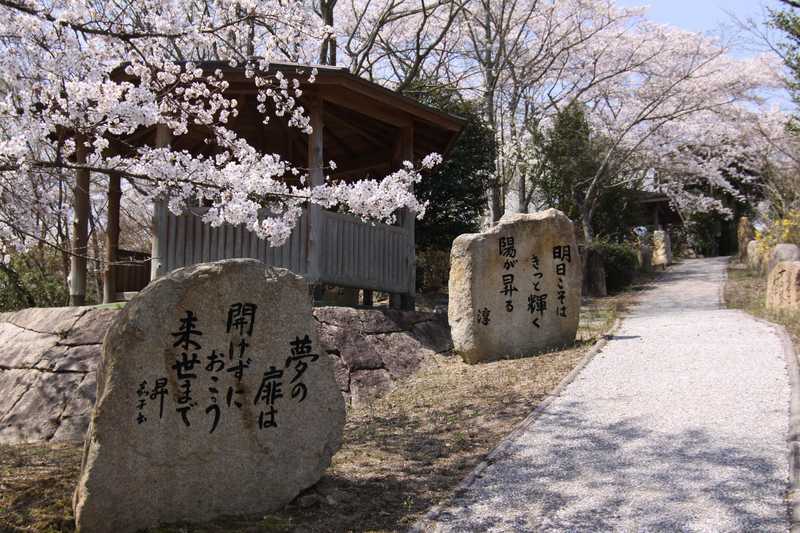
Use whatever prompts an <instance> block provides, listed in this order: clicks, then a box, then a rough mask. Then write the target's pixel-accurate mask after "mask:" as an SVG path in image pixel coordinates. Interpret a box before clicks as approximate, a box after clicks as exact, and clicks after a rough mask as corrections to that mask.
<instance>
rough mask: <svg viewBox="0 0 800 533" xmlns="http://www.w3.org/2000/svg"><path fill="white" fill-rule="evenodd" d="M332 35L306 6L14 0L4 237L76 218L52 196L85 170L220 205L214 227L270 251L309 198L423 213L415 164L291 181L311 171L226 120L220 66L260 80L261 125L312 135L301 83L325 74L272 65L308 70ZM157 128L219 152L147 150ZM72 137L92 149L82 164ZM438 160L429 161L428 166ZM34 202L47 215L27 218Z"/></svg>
mask: <svg viewBox="0 0 800 533" xmlns="http://www.w3.org/2000/svg"><path fill="white" fill-rule="evenodd" d="M329 33H330V28H327V27H325V26H323V25H322V24H321V23H320V22H319V20H318V17H316V16H315V15H314V13H313V10H311V9H309V6H308V5H306V4H305V3H303V2H283V1H281V0H259V1H256V0H208V1H205V2H201V3H197V2H195V1H194V0H170V1H169V2H164V1H162V0H137V1H136V2H119V3H115V2H97V1H94V0H28V1H26V2H24V3H22V2H20V3H17V2H4V3H3V5H2V6H0V47H2V53H0V72H2V73H3V74H2V79H0V196H2V200H3V202H2V205H3V207H2V209H0V211H2V212H1V213H0V228H2V229H0V232H2V230H5V232H6V233H8V232H9V231H11V229H9V228H13V232H16V234H19V232H20V231H22V232H25V231H33V229H30V228H32V227H33V225H35V223H34V222H30V224H29V223H28V222H26V221H27V220H28V219H31V220H33V219H35V218H36V217H40V216H41V214H42V213H48V212H49V213H53V212H54V210H61V211H59V213H62V214H63V212H64V211H63V210H65V209H67V210H68V207H65V202H64V201H63V198H60V199H59V201H58V202H54V201H52V198H49V197H48V195H49V192H48V191H50V190H58V191H61V192H62V196H63V191H64V190H65V188H64V187H62V185H63V184H64V183H65V180H67V181H68V180H70V179H72V177H73V176H74V172H75V169H77V168H78V167H81V166H85V167H88V168H89V169H90V170H91V171H92V175H93V179H97V180H104V179H105V176H106V175H108V174H110V173H118V174H119V175H121V176H123V177H124V178H125V179H126V180H128V181H129V182H131V183H136V187H137V189H139V190H145V191H147V192H148V194H150V195H151V196H152V197H155V196H157V195H167V196H168V197H169V207H170V209H172V210H173V211H176V212H177V211H180V210H182V209H183V208H184V207H185V206H186V205H189V204H192V205H196V204H197V203H198V202H201V203H203V204H207V205H211V206H212V208H211V209H210V211H209V212H208V215H207V220H208V221H209V222H211V223H213V224H222V223H231V224H245V225H247V227H249V228H250V229H252V230H253V231H255V232H256V233H257V234H258V235H259V236H260V237H262V238H266V239H268V240H269V242H270V244H272V245H279V244H281V243H282V242H284V241H285V240H286V238H288V236H289V234H290V233H291V230H292V227H293V226H294V224H295V223H296V222H297V219H298V217H299V216H300V213H301V208H302V206H303V205H304V204H306V203H307V202H314V203H317V204H320V205H324V206H333V205H336V204H342V205H343V206H344V208H345V209H347V210H349V211H350V212H352V213H354V214H357V215H358V216H360V217H363V218H368V219H380V220H392V219H393V213H394V212H395V211H396V210H397V209H400V208H408V209H412V210H414V211H416V212H417V213H418V214H419V215H420V216H421V214H422V213H424V206H423V205H420V204H419V202H417V201H416V199H415V198H414V195H413V192H412V188H413V183H415V182H416V181H418V180H419V177H420V175H419V172H418V171H417V170H415V169H414V168H412V167H411V166H405V167H404V168H403V169H402V170H400V171H398V172H395V173H393V174H391V175H389V176H386V177H385V178H383V179H381V180H377V181H367V182H359V183H353V184H342V183H328V184H325V185H323V186H320V187H314V188H311V187H308V186H289V185H287V184H286V182H285V177H286V176H292V175H300V174H302V173H303V172H304V171H301V170H300V169H297V168H293V167H292V166H291V165H290V164H289V163H288V162H287V161H284V160H282V159H281V158H280V157H279V156H277V155H274V154H262V153H259V152H258V151H257V150H256V149H255V148H253V147H252V146H251V145H250V144H249V143H248V142H247V141H246V140H245V139H244V138H243V137H241V136H239V135H238V134H237V133H236V132H235V131H234V130H233V129H232V128H230V127H229V126H228V124H229V123H230V121H231V119H232V118H235V117H236V116H237V115H238V114H239V109H240V103H239V102H238V101H237V100H236V99H235V98H234V97H232V96H231V92H230V91H229V88H230V82H229V81H228V80H227V78H226V75H225V72H224V71H226V70H229V69H231V68H236V69H240V70H241V72H243V73H244V76H243V78H244V80H245V83H249V84H252V92H253V93H254V94H255V97H256V99H257V102H258V111H259V113H260V114H261V118H262V119H263V121H264V122H267V121H268V120H269V119H270V115H273V116H277V117H282V120H286V121H287V123H288V125H289V126H290V127H294V128H298V129H299V130H301V131H303V132H305V133H310V132H311V127H310V124H309V117H308V116H307V113H306V110H305V109H303V107H302V106H300V105H299V104H298V99H299V98H300V97H301V96H302V93H303V91H302V90H301V89H300V86H301V80H306V81H309V82H313V81H314V78H315V77H316V74H317V73H316V70H315V69H303V68H300V67H298V68H297V69H296V70H295V72H296V74H293V75H289V74H288V73H287V72H288V71H287V70H286V69H283V70H278V69H274V68H270V67H271V64H272V63H274V62H275V61H277V60H281V61H295V62H302V61H306V62H307V57H305V56H304V55H303V54H305V53H306V51H308V50H312V49H313V48H314V45H315V44H318V43H319V42H321V40H322V39H324V38H325V37H326V36H327V35H329ZM212 62H213V63H212ZM209 65H215V66H212V67H209ZM157 125H165V126H166V127H167V128H168V129H169V131H170V133H171V134H172V136H173V138H174V139H177V140H179V139H180V138H181V136H185V135H189V134H190V130H191V131H195V132H196V131H203V132H204V135H206V139H205V143H206V145H207V146H208V147H209V149H208V150H202V149H201V150H192V152H191V153H190V152H188V151H173V150H170V149H168V148H164V147H154V146H150V145H149V144H148V143H145V142H143V141H142V139H143V133H144V132H146V131H148V130H150V129H152V128H153V127H154V126H157ZM76 142H82V143H84V146H85V148H86V150H85V152H86V156H85V161H84V160H82V159H80V157H83V156H81V155H79V154H78V150H76ZM81 152H83V150H82V151H81ZM439 161H441V158H440V157H439V156H437V155H435V154H432V155H430V156H428V157H426V158H425V160H424V161H423V166H424V167H426V168H427V167H430V166H432V165H434V164H436V163H437V162H439ZM329 166H330V168H331V169H334V168H335V164H334V163H330V165H329ZM54 184H59V186H58V187H54ZM32 206H35V208H36V209H37V210H40V211H39V212H37V213H35V214H34V213H32V212H31V213H29V214H28V215H27V216H26V215H25V211H26V209H29V208H31V207H32ZM54 206H56V207H54ZM259 212H261V214H262V216H261V217H259ZM264 212H268V213H269V215H268V216H267V217H266V218H264V217H263V213H264ZM59 216H60V215H59ZM12 223H13V224H12ZM26 227H27V228H29V229H28V230H25V228H26Z"/></svg>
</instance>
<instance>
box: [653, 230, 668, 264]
mask: <svg viewBox="0 0 800 533" xmlns="http://www.w3.org/2000/svg"><path fill="white" fill-rule="evenodd" d="M671 264H672V242H671V241H670V238H669V233H667V232H666V231H664V230H656V231H654V232H653V266H654V267H656V266H660V267H661V268H662V269H663V268H666V267H667V266H669V265H671Z"/></svg>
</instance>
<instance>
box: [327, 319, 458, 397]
mask: <svg viewBox="0 0 800 533" xmlns="http://www.w3.org/2000/svg"><path fill="white" fill-rule="evenodd" d="M314 317H315V318H316V319H317V322H318V324H319V329H318V331H319V336H320V342H321V344H322V346H323V348H324V349H325V351H326V352H327V353H328V355H330V356H331V357H333V359H334V361H335V366H336V380H337V382H338V383H339V387H340V389H341V390H342V392H343V394H344V395H345V398H347V399H348V400H350V401H351V402H352V403H354V404H358V403H360V402H363V401H365V400H372V399H374V398H377V397H379V396H381V395H382V394H385V393H386V392H388V391H390V390H392V389H393V388H394V387H395V381H397V380H398V379H402V378H404V377H407V376H409V375H411V374H413V373H414V372H415V371H416V370H417V369H418V368H419V367H420V366H422V365H423V364H424V363H425V362H426V361H428V360H430V358H431V356H433V355H434V354H435V353H443V352H448V351H450V350H452V349H453V341H452V339H451V338H450V329H449V327H448V325H447V321H446V320H445V317H444V315H441V314H433V313H418V312H410V311H396V310H392V309H352V308H347V307H319V308H317V309H315V310H314Z"/></svg>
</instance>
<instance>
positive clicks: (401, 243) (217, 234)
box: [104, 62, 464, 308]
mask: <svg viewBox="0 0 800 533" xmlns="http://www.w3.org/2000/svg"><path fill="white" fill-rule="evenodd" d="M201 66H202V68H204V69H205V70H207V71H209V72H213V71H214V70H216V69H220V70H222V71H223V73H224V79H225V80H226V81H227V82H228V83H229V88H228V89H227V93H226V94H230V95H231V96H234V97H235V98H236V99H237V100H238V104H239V106H238V107H239V115H238V117H236V118H232V119H231V120H230V121H229V124H228V126H229V127H230V128H231V129H233V130H234V131H236V132H237V133H238V134H239V135H241V136H243V137H244V138H246V139H247V141H248V142H249V143H250V144H251V145H252V146H255V147H257V148H259V149H260V150H262V151H263V152H264V153H277V154H279V155H280V156H281V157H282V158H284V159H286V160H287V161H289V162H290V163H291V164H292V165H294V166H296V167H300V168H303V167H305V168H308V169H309V174H310V180H311V184H312V185H318V184H322V183H323V181H324V173H323V168H324V167H325V166H326V162H327V161H331V160H333V161H335V162H336V170H335V172H329V173H328V174H329V175H330V177H331V179H348V180H351V179H363V178H366V177H376V178H380V177H382V176H384V175H386V174H387V173H389V172H392V171H393V170H396V169H398V168H400V166H401V164H402V162H403V161H405V160H411V161H414V162H415V163H418V162H419V161H420V160H421V159H422V157H424V156H425V155H427V154H429V153H431V152H438V153H440V154H442V155H446V154H447V152H448V151H449V150H450V148H451V147H452V145H453V143H454V142H455V140H456V138H457V137H458V135H459V133H460V131H461V128H462V127H463V124H464V122H463V120H462V119H460V118H458V117H454V116H452V115H449V114H447V113H443V112H441V111H438V110H436V109H433V108H431V107H428V106H425V105H422V104H420V103H419V102H417V101H415V100H413V99H410V98H407V97H405V96H402V95H400V94H398V93H395V92H393V91H391V90H388V89H386V88H384V87H381V86H379V85H377V84H374V83H371V82H369V81H367V80H364V79H362V78H359V77H357V76H354V75H352V74H350V73H349V72H347V71H346V70H344V69H340V68H334V67H324V66H317V67H315V68H316V69H317V75H316V80H315V81H314V83H308V82H306V81H304V80H306V79H307V78H308V75H309V73H310V69H311V68H312V67H311V66H308V65H294V64H273V66H272V67H271V70H273V71H275V72H278V71H280V72H282V73H283V74H284V76H286V77H287V78H298V79H300V80H301V89H302V91H303V94H302V96H301V97H300V98H299V105H302V106H303V107H304V108H305V109H306V110H307V112H308V114H309V116H310V119H311V126H312V128H313V133H311V134H310V135H306V134H304V133H302V132H301V131H299V130H298V129H297V128H290V127H288V125H287V123H286V120H285V119H281V118H279V117H273V118H272V119H271V120H270V121H269V123H268V124H267V125H264V124H263V123H262V116H261V115H260V114H259V113H258V112H257V110H256V106H257V101H256V90H255V87H254V86H253V83H252V80H249V79H246V78H245V76H244V72H243V70H242V69H235V68H231V67H229V66H227V64H225V63H213V62H212V63H206V64H203V65H201ZM206 138H207V134H206V133H205V132H204V131H203V130H202V129H200V128H197V129H194V130H190V131H189V133H188V134H186V135H183V136H181V137H179V138H176V139H174V141H173V140H172V139H170V136H169V130H168V129H167V128H164V127H154V128H151V130H149V131H146V132H141V133H139V135H138V140H137V141H136V142H138V143H147V144H151V145H154V146H167V145H171V146H172V147H173V148H174V149H176V150H189V151H194V152H198V151H201V152H202V151H207V150H213V147H210V146H209V145H208V143H206V142H205V140H206ZM291 179H294V178H293V176H288V177H287V180H291ZM206 209H207V208H203V207H195V208H190V209H189V210H187V212H185V213H184V214H182V215H180V216H175V215H174V214H172V213H171V212H170V211H169V210H168V209H167V208H166V203H165V202H164V201H159V202H157V204H156V206H155V210H154V211H155V214H154V218H153V228H152V231H153V239H152V258H151V261H150V279H155V278H157V277H159V276H162V275H164V274H165V273H167V272H169V271H171V270H173V269H176V268H180V267H184V266H187V265H192V264H195V263H201V262H206V261H217V260H221V259H229V258H237V257H252V258H255V259H259V260H261V261H263V262H264V263H266V264H268V265H273V266H278V267H284V268H288V269H290V270H292V271H293V272H295V273H297V274H300V275H303V276H304V277H306V278H307V279H308V280H309V282H310V283H312V284H315V285H323V284H324V285H334V286H339V287H345V288H349V289H350V290H353V289H356V290H357V289H363V298H364V299H363V303H364V304H366V305H371V303H372V291H382V292H387V293H390V294H391V295H392V297H391V301H392V305H393V306H395V307H403V308H413V305H414V292H415V284H416V281H415V269H416V266H415V251H414V214H413V213H400V216H399V217H398V219H399V222H398V224H396V225H386V224H365V223H363V222H361V221H360V220H359V219H358V218H356V217H353V216H350V215H347V214H342V213H337V212H332V211H328V210H325V209H322V208H321V207H318V206H313V205H312V206H308V207H307V208H305V211H304V214H303V216H302V218H301V220H300V223H299V224H298V225H297V226H296V227H295V229H294V231H293V232H292V235H291V237H290V238H289V240H288V242H287V243H285V244H284V245H283V246H280V247H276V248H271V247H269V245H268V243H266V242H265V241H263V240H260V239H258V238H256V236H255V235H254V234H253V233H251V232H249V231H247V230H246V229H244V228H243V227H234V226H231V225H223V226H221V227H218V228H212V227H211V226H210V225H208V224H204V223H203V222H202V220H201V215H202V214H203V213H204V211H205V210H206ZM118 232H119V224H118V221H116V223H115V221H112V220H109V236H108V239H107V248H108V250H107V254H108V257H107V259H108V260H109V261H108V262H109V263H112V264H113V263H115V262H117V260H118V258H119V254H118V250H117V246H116V243H117V242H118ZM124 268H126V267H124V266H119V267H114V268H111V269H110V271H107V274H106V285H107V287H106V290H105V291H104V292H105V294H106V296H105V299H106V300H109V301H111V300H116V299H120V298H121V297H122V294H121V293H122V291H125V290H131V289H132V287H130V286H129V287H123V286H121V280H122V278H125V279H131V278H132V276H130V275H129V274H124V273H123V272H122V269H124ZM133 277H135V276H133Z"/></svg>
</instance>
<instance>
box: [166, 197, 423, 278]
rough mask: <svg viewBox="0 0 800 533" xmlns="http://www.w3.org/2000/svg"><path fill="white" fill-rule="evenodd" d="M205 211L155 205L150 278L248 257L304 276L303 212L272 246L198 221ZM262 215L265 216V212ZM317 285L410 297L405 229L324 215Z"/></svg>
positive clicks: (410, 243) (410, 256)
mask: <svg viewBox="0 0 800 533" xmlns="http://www.w3.org/2000/svg"><path fill="white" fill-rule="evenodd" d="M206 211H207V208H190V209H188V210H187V211H186V212H185V213H183V214H181V215H178V216H176V215H174V214H172V213H171V212H170V211H169V210H168V209H167V208H166V206H165V205H164V204H163V203H158V204H156V216H155V219H156V228H155V229H156V233H157V238H156V240H155V242H156V245H155V248H156V249H154V252H156V254H155V255H156V258H155V259H154V262H153V270H152V277H154V278H155V277H158V276H160V275H163V274H165V273H166V272H169V271H171V270H174V269H176V268H180V267H184V266H188V265H192V264H195V263H203V262H208V261H218V260H221V259H231V258H238V257H251V258H254V259H258V260H260V261H262V262H264V263H265V264H267V265H271V266H277V267H283V268H288V269H289V270H291V271H292V272H294V273H296V274H300V275H303V276H308V272H309V257H308V235H309V225H308V220H309V217H308V213H307V211H306V212H304V213H303V216H302V217H301V218H300V220H299V223H298V224H297V226H295V228H294V230H293V231H292V234H291V236H290V238H289V240H288V241H287V242H286V243H285V244H284V245H283V246H279V247H271V246H269V245H268V243H267V242H266V241H264V240H262V239H258V238H257V237H256V236H255V234H254V233H252V232H250V231H248V230H246V229H244V227H242V226H231V225H227V224H226V225H223V226H220V227H218V228H213V227H211V226H210V225H209V224H205V223H203V222H202V220H201V217H202V215H203V214H204V213H205V212H206ZM264 214H265V215H266V212H265V213H264ZM321 219H322V228H323V229H322V243H321V246H320V248H321V251H320V253H321V257H320V277H319V279H318V280H310V281H319V282H321V283H327V284H331V285H339V286H345V287H356V288H363V289H373V290H379V291H385V292H393V293H408V292H413V283H414V278H413V272H414V240H413V235H412V236H409V233H408V232H407V230H406V229H404V228H403V227H400V226H389V225H386V224H365V223H363V222H361V221H360V220H359V219H357V218H355V217H352V216H349V215H343V214H340V213H333V212H330V211H322V217H321Z"/></svg>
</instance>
